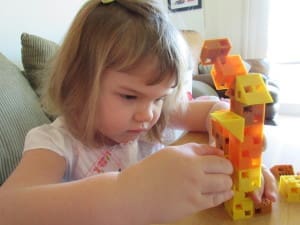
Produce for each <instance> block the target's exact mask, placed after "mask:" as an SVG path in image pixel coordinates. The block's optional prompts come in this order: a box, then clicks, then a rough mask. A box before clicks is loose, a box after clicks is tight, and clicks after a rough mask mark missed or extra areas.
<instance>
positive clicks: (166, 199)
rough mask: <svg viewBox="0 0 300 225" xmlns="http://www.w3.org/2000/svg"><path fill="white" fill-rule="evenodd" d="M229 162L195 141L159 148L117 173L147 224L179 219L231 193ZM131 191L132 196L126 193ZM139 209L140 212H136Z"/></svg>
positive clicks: (228, 197) (219, 200) (219, 153)
mask: <svg viewBox="0 0 300 225" xmlns="http://www.w3.org/2000/svg"><path fill="white" fill-rule="evenodd" d="M232 172H233V168H232V165H231V163H230V162H229V161H228V160H227V159H225V158H223V153H222V151H220V150H218V149H217V148H214V147H210V146H208V145H199V144H195V143H190V144H185V145H181V146H172V147H168V148H166V149H164V150H161V151H159V152H157V153H155V154H153V155H151V156H149V157H148V158H146V159H144V160H143V161H141V162H140V163H138V164H136V165H134V166H132V167H130V168H128V169H126V170H124V171H123V172H121V174H120V177H119V178H120V179H119V180H120V186H122V188H121V189H122V190H125V191H126V192H127V197H128V198H133V199H135V200H134V202H135V204H133V205H131V206H130V205H129V206H128V207H135V206H139V207H138V208H137V214H138V213H143V214H145V212H146V214H148V216H149V218H148V219H146V221H147V222H150V223H164V222H169V221H172V220H176V219H180V218H182V217H184V216H187V215H189V214H192V213H195V212H197V211H199V210H203V209H207V208H210V207H214V206H217V205H219V204H221V203H223V202H224V201H226V200H229V199H230V198H231V197H232V196H233V192H232V190H231V187H232V180H231V176H230V175H231V173H232ZM128 193H132V195H128ZM139 210H140V211H139Z"/></svg>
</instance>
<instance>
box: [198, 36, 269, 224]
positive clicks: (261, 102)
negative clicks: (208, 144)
mask: <svg viewBox="0 0 300 225" xmlns="http://www.w3.org/2000/svg"><path fill="white" fill-rule="evenodd" d="M230 49H231V43H230V41H229V40H228V39H226V38H225V39H214V40H206V41H204V43H203V47H202V51H201V56H200V60H201V63H202V64H203V65H212V69H211V76H212V79H213V81H214V85H215V87H216V89H217V90H224V89H225V90H227V91H226V95H227V96H228V97H229V98H230V110H228V111H216V112H213V113H212V114H211V118H212V134H213V136H214V138H215V142H216V147H218V148H220V149H222V150H223V151H224V155H225V157H226V158H228V159H229V160H230V161H231V162H232V165H233V167H234V173H233V175H232V176H233V177H232V179H233V191H234V197H233V198H232V199H231V200H229V201H227V202H225V209H226V211H227V212H228V214H229V215H230V216H231V218H232V219H234V220H238V219H246V218H251V217H252V216H253V215H254V214H256V213H261V212H265V211H268V210H266V208H268V207H270V204H271V203H270V202H268V201H267V200H264V201H263V204H262V205H261V206H255V205H254V203H253V201H252V199H251V198H250V197H249V195H248V193H249V192H252V191H255V190H256V189H258V188H260V186H261V176H262V172H261V166H262V157H261V155H262V151H263V148H264V137H263V127H264V119H265V104H266V103H271V102H272V97H271V95H270V93H269V92H268V90H267V88H266V86H265V84H264V81H263V79H262V76H261V75H260V74H253V73H252V74H248V73H247V70H246V68H245V66H244V64H243V61H242V59H241V57H240V56H239V55H229V52H230ZM266 202H267V203H266Z"/></svg>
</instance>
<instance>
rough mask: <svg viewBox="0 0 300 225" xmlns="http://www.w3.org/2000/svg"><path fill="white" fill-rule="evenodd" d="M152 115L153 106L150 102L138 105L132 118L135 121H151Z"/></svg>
mask: <svg viewBox="0 0 300 225" xmlns="http://www.w3.org/2000/svg"><path fill="white" fill-rule="evenodd" d="M153 116H154V107H153V106H152V104H149V105H147V106H143V107H140V108H139V109H138V110H137V111H136V113H135V115H134V119H135V120H136V121H137V122H141V123H142V122H150V121H152V119H153Z"/></svg>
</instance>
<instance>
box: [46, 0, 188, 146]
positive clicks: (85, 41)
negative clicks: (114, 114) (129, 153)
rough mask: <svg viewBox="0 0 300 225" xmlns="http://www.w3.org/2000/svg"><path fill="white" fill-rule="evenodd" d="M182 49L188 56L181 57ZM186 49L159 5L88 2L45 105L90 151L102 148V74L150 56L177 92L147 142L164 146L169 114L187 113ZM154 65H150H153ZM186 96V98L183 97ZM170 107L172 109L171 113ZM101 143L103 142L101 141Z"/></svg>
mask: <svg viewBox="0 0 300 225" xmlns="http://www.w3.org/2000/svg"><path fill="white" fill-rule="evenodd" d="M183 48H185V49H184V51H183ZM186 50H187V48H186V44H185V43H184V41H183V38H182V36H181V35H180V32H178V30H177V29H176V28H174V26H173V25H172V24H171V23H170V22H169V21H168V18H167V17H166V14H165V13H164V12H163V10H162V9H161V7H160V6H159V1H155V0H115V1H113V2H112V3H109V4H103V3H102V2H101V0H91V1H88V2H87V3H86V4H85V5H84V6H83V7H82V9H81V10H80V11H79V13H78V14H77V16H76V17H75V19H74V21H73V23H72V25H71V27H70V29H69V32H68V33H67V35H66V37H65V40H64V42H63V44H62V46H61V48H60V50H59V52H58V55H57V56H56V57H55V60H54V64H53V65H52V66H51V68H52V69H51V71H50V78H49V81H48V84H47V86H46V89H45V95H44V99H43V100H44V105H45V107H46V109H47V111H48V112H49V113H50V114H54V115H62V116H63V118H64V120H65V122H66V125H67V127H68V129H69V130H70V132H71V133H72V135H73V136H74V137H76V138H78V139H79V140H80V141H81V142H82V143H83V144H85V145H87V146H91V147H95V146H99V145H101V144H102V143H101V141H100V140H102V138H101V134H99V133H98V131H97V128H96V127H95V120H96V117H97V116H101V115H96V108H97V100H98V98H99V96H100V95H101V90H100V82H101V75H102V73H103V71H104V70H105V69H107V68H113V69H116V70H119V71H126V70H129V69H130V68H132V67H134V65H136V64H137V63H139V62H140V61H141V59H145V57H147V56H154V57H157V59H158V60H157V61H158V68H159V71H160V74H159V75H158V76H157V77H154V80H153V83H158V82H160V81H162V80H164V79H165V78H166V76H170V74H171V75H173V76H174V78H175V81H176V88H175V91H174V93H173V94H172V95H170V96H169V97H168V99H167V100H166V101H165V103H164V106H163V110H162V113H161V116H160V119H159V121H158V122H157V124H156V125H155V126H154V127H153V128H152V130H151V131H150V132H149V136H150V137H152V138H154V139H156V140H161V131H162V130H163V129H164V128H165V126H166V122H167V119H168V115H169V113H170V111H171V110H173V109H175V108H176V109H177V108H178V107H177V106H176V104H177V103H180V104H181V108H184V101H180V100H178V99H179V98H182V99H184V97H181V96H184V95H183V94H182V93H183V91H182V90H183V88H182V85H183V82H182V80H183V76H184V72H185V71H186V69H187V63H186V62H187V60H186V59H187V57H185V55H186ZM149 63H151V62H149ZM184 94H185V93H184ZM171 105H172V107H171ZM99 137H100V138H99Z"/></svg>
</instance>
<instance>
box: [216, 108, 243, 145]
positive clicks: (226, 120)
mask: <svg viewBox="0 0 300 225" xmlns="http://www.w3.org/2000/svg"><path fill="white" fill-rule="evenodd" d="M211 116H212V119H213V120H215V121H218V122H219V123H220V124H221V126H222V127H224V128H225V130H227V132H229V133H230V134H232V135H234V136H235V137H236V138H237V139H239V140H241V141H243V139H244V124H245V119H244V118H243V117H241V116H239V115H237V114H235V113H234V112H230V111H217V112H213V113H211Z"/></svg>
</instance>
